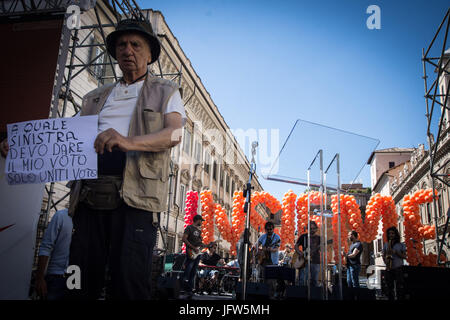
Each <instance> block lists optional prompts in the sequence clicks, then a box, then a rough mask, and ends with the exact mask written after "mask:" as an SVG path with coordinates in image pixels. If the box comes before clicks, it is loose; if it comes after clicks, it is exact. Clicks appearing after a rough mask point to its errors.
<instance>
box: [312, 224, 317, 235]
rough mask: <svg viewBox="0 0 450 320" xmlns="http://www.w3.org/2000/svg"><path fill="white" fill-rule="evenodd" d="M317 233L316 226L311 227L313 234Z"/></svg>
mask: <svg viewBox="0 0 450 320" xmlns="http://www.w3.org/2000/svg"><path fill="white" fill-rule="evenodd" d="M316 232H317V226H316V225H314V224H313V225H311V234H316Z"/></svg>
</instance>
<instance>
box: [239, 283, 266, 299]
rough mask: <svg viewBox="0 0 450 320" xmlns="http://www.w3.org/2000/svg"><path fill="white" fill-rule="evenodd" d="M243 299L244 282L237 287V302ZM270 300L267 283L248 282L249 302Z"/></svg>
mask: <svg viewBox="0 0 450 320" xmlns="http://www.w3.org/2000/svg"><path fill="white" fill-rule="evenodd" d="M241 299H242V282H238V283H237V285H236V300H241ZM264 299H269V286H268V285H267V284H265V283H259V282H247V300H264Z"/></svg>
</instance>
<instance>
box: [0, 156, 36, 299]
mask: <svg viewBox="0 0 450 320" xmlns="http://www.w3.org/2000/svg"><path fill="white" fill-rule="evenodd" d="M4 167H5V159H3V158H2V157H0V203H1V206H0V300H5V299H8V300H11V299H13V300H26V299H28V292H29V290H30V281H31V271H32V267H33V258H34V248H35V244H36V231H37V223H38V220H39V214H40V212H41V205H42V197H43V195H44V184H29V185H17V186H10V185H8V184H7V182H6V178H5V173H4V172H5V171H4Z"/></svg>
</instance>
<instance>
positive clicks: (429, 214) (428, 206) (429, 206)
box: [427, 203, 431, 223]
mask: <svg viewBox="0 0 450 320" xmlns="http://www.w3.org/2000/svg"><path fill="white" fill-rule="evenodd" d="M427 219H428V221H427V223H431V205H430V203H427Z"/></svg>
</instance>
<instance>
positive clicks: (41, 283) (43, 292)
mask: <svg viewBox="0 0 450 320" xmlns="http://www.w3.org/2000/svg"><path fill="white" fill-rule="evenodd" d="M36 292H37V294H38V296H40V297H42V298H45V297H46V296H47V282H45V279H44V277H37V278H36Z"/></svg>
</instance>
